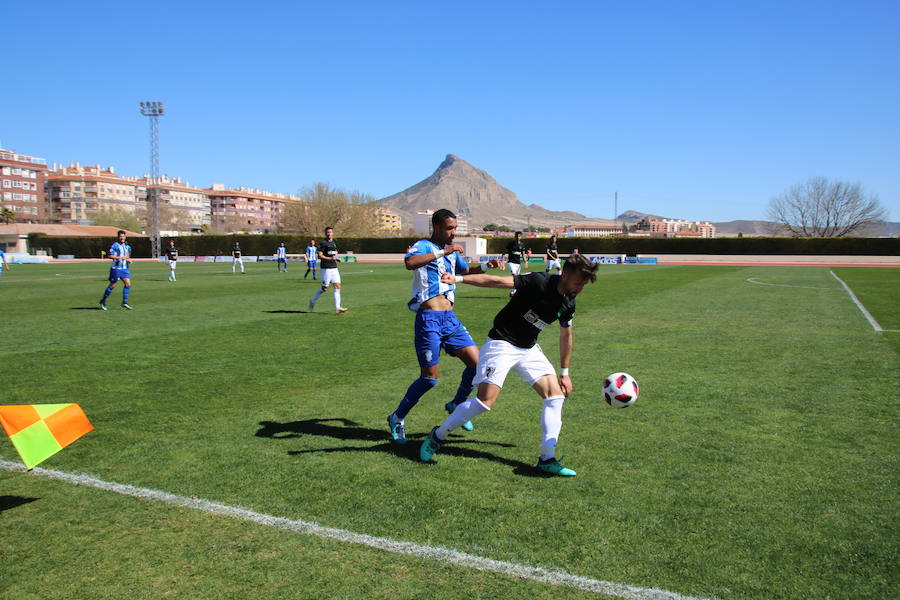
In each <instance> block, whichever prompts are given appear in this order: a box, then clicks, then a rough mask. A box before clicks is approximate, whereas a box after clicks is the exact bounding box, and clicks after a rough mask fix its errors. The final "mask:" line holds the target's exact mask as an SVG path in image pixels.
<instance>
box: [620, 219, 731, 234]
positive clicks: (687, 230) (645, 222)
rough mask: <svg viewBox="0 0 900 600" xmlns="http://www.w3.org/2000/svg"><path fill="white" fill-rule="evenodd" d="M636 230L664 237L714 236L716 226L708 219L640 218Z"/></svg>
mask: <svg viewBox="0 0 900 600" xmlns="http://www.w3.org/2000/svg"><path fill="white" fill-rule="evenodd" d="M637 228H638V230H641V231H649V232H650V234H651V235H660V236H666V237H701V238H713V237H716V227H715V225H713V224H712V223H710V222H709V221H686V220H682V219H642V220H641V221H639V222H638V223H637Z"/></svg>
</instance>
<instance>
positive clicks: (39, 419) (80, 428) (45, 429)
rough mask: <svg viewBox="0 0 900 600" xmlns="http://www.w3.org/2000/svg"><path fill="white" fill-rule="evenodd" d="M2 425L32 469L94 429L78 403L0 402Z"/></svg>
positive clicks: (26, 465)
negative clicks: (1, 404) (18, 403)
mask: <svg viewBox="0 0 900 600" xmlns="http://www.w3.org/2000/svg"><path fill="white" fill-rule="evenodd" d="M0 425H3V429H4V431H6V435H8V436H9V439H10V441H12V443H13V446H15V448H16V451H17V452H18V453H19V456H21V457H22V461H23V462H24V463H25V468H26V469H32V468H34V467H36V466H37V465H38V464H40V463H41V462H43V461H45V460H46V459H48V458H50V457H51V456H53V455H54V454H56V453H57V452H59V451H60V450H62V449H63V448H65V447H66V446H68V445H69V444H71V443H72V442H74V441H75V440H77V439H78V438H80V437H81V436H83V435H84V434H86V433H87V432H89V431H91V430H92V429H94V427H93V426H92V425H91V423H90V421H88V419H87V417H86V416H85V414H84V411H82V410H81V407H80V406H78V405H77V404H20V405H6V406H0Z"/></svg>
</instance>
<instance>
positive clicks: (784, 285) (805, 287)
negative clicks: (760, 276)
mask: <svg viewBox="0 0 900 600" xmlns="http://www.w3.org/2000/svg"><path fill="white" fill-rule="evenodd" d="M746 281H749V282H750V283H755V284H757V285H771V286H774V287H786V288H800V289H804V290H839V289H841V288H836V287H813V286H811V285H788V284H786V283H768V282H765V281H758V280H757V279H756V278H755V277H748V278H747V279H746Z"/></svg>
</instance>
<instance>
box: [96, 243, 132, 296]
mask: <svg viewBox="0 0 900 600" xmlns="http://www.w3.org/2000/svg"><path fill="white" fill-rule="evenodd" d="M106 257H107V258H110V259H112V265H111V266H110V268H109V285H108V286H106V291H105V292H103V298H102V299H101V300H100V310H106V299H107V298H109V295H110V294H112V291H113V288H114V287H116V283H117V282H118V281H119V280H120V279H121V280H122V284H123V285H124V286H125V287H124V288H123V289H122V308H125V309H128V310H133V309H132V307H131V306H129V305H128V294H130V293H131V272H130V270H129V267H131V246H130V245H129V244H126V243H125V232H124V231H122V230H121V229H120V230H119V241H118V242H113V245H112V246H110V247H109V252H107V254H106Z"/></svg>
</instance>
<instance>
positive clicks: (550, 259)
mask: <svg viewBox="0 0 900 600" xmlns="http://www.w3.org/2000/svg"><path fill="white" fill-rule="evenodd" d="M545 260H546V262H547V266H546V268H545V269H544V271H546V272H547V273H549V272H550V269H553V268H555V269H556V272H557V273H562V267H561V266H560V264H559V249H558V248H557V247H556V236H555V235H551V236H550V243H549V244H547V256H546V257H545Z"/></svg>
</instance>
